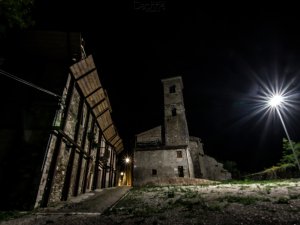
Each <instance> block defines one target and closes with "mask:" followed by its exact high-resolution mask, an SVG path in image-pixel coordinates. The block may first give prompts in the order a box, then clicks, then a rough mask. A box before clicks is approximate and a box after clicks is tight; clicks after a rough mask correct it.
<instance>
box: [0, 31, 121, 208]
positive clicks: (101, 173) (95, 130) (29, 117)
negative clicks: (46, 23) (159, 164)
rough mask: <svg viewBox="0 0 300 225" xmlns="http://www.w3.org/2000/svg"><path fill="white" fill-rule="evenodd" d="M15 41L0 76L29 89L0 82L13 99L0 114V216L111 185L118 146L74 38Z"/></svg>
mask: <svg viewBox="0 0 300 225" xmlns="http://www.w3.org/2000/svg"><path fill="white" fill-rule="evenodd" d="M17 39H18V40H14V42H13V43H12V44H15V43H18V45H17V46H15V48H14V49H15V50H14V52H12V51H8V52H7V55H6V58H5V62H4V64H3V65H2V67H1V69H3V70H6V71H12V72H13V73H14V74H18V75H20V76H21V75H22V79H24V80H27V81H28V80H29V81H32V82H33V83H34V84H35V85H25V84H24V83H20V82H16V81H15V80H12V79H9V78H7V77H3V76H1V78H0V79H1V83H2V84H6V86H7V87H9V89H10V91H11V92H12V93H17V94H15V95H10V96H7V98H6V99H4V104H5V106H6V107H5V109H4V110H2V111H1V117H2V119H3V120H2V121H1V122H0V149H1V151H0V162H1V164H0V167H1V168H0V180H1V183H2V184H3V183H5V185H2V187H1V199H2V201H1V209H4V210H8V209H26V210H27V209H32V208H34V207H46V206H48V205H49V204H53V203H56V202H59V201H65V200H67V199H69V198H70V197H71V196H77V195H80V194H82V193H85V192H88V191H91V190H95V189H99V188H107V187H113V186H115V185H117V180H118V173H117V169H118V161H119V160H118V156H119V153H120V152H121V151H122V150H123V142H122V139H121V138H120V136H119V134H118V131H117V128H116V127H115V124H114V123H113V120H112V116H111V112H112V109H111V106H110V103H109V98H108V95H107V92H106V91H105V89H104V87H103V86H102V84H101V82H100V79H99V75H98V72H97V68H96V66H95V63H94V60H93V57H92V56H91V55H89V56H87V55H86V54H85V51H84V46H83V45H82V38H81V35H80V33H69V32H45V31H42V32H29V33H25V34H22V36H21V35H20V37H19V38H18V37H17ZM19 80H20V79H19ZM27 83H28V82H27ZM37 86H39V88H35V87H37ZM40 87H44V88H46V89H47V90H45V89H43V88H40ZM37 89H38V90H37ZM49 90H51V91H49ZM1 91H3V92H4V90H3V89H2V90H1ZM54 93H55V94H54ZM1 94H2V96H4V93H1ZM24 193H26V194H24Z"/></svg>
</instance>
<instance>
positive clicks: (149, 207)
mask: <svg viewBox="0 0 300 225" xmlns="http://www.w3.org/2000/svg"><path fill="white" fill-rule="evenodd" d="M103 220H105V223H106V224H222V225H225V224H226V225H227V224H228V225H233V224H276V225H277V224H278V225H279V224H300V182H299V181H281V182H264V183H243V184H241V183H238V184H234V183H232V184H218V185H203V186H201V185H200V186H169V187H148V188H139V189H138V188H136V189H133V190H132V191H131V192H130V193H129V194H128V195H127V196H126V198H124V199H123V200H122V201H121V202H119V204H118V205H116V206H115V207H114V208H112V209H111V210H109V211H107V212H106V213H105V215H103ZM103 224H104V223H103Z"/></svg>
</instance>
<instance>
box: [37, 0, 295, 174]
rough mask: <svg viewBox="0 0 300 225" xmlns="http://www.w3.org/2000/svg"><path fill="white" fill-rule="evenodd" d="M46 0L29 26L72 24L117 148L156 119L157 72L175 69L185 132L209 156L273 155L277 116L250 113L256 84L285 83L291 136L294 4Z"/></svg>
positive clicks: (278, 143) (255, 164)
mask: <svg viewBox="0 0 300 225" xmlns="http://www.w3.org/2000/svg"><path fill="white" fill-rule="evenodd" d="M50 2H52V1H48V2H47V1H44V2H43V3H39V5H38V8H39V10H38V12H37V18H38V20H37V27H40V28H42V29H52V30H63V31H81V32H82V35H83V38H84V40H85V42H86V46H85V47H86V52H87V53H88V54H92V55H93V56H94V59H95V62H96V64H97V68H98V73H99V76H100V80H101V82H102V84H103V86H104V87H105V88H106V89H107V92H108V95H109V98H110V101H111V105H112V109H113V114H112V117H113V120H114V121H115V124H116V126H117V128H118V130H119V133H120V135H121V137H122V138H123V140H124V143H125V147H126V149H125V151H126V152H129V153H130V152H131V151H132V150H131V149H132V147H133V140H134V135H135V134H137V133H140V132H142V131H146V130H148V129H151V128H153V127H155V126H158V125H160V124H162V123H163V95H162V84H161V81H160V80H161V79H162V78H167V77H172V76H182V78H183V84H184V100H185V108H186V116H187V121H188V126H189V131H190V135H191V136H197V137H200V138H201V140H202V142H203V144H204V152H205V153H206V154H208V155H210V156H213V157H215V158H216V159H217V160H219V161H226V160H231V161H236V162H237V164H238V167H239V169H241V170H243V171H246V172H258V171H260V170H262V169H264V168H267V167H269V166H271V165H274V164H276V163H277V162H278V161H279V158H280V156H281V151H282V138H283V137H285V133H284V130H283V128H282V125H281V123H280V121H279V118H278V116H276V115H273V116H269V117H268V115H265V116H263V112H260V113H255V112H258V111H257V108H256V106H257V104H258V96H261V95H262V92H263V91H264V90H265V89H264V84H265V85H269V87H270V86H272V85H273V84H275V83H276V82H277V83H278V84H279V85H280V84H283V85H285V84H287V83H289V84H290V88H292V89H293V93H294V95H293V100H294V103H293V105H294V108H293V109H290V110H289V112H290V114H289V115H288V116H286V115H285V117H284V119H285V122H286V125H287V128H288V131H289V132H290V136H291V138H292V139H293V140H298V141H300V126H299V125H300V113H299V108H298V106H299V100H300V96H298V93H300V86H299V85H300V82H299V78H300V76H299V73H300V70H299V69H300V15H297V11H296V8H294V10H291V9H293V7H292V6H290V7H289V8H281V7H277V8H276V9H275V8H274V9H269V8H267V7H260V8H255V9H250V8H248V7H246V6H242V7H241V8H240V9H237V8H233V7H229V6H227V7H222V6H220V7H218V8H216V7H206V6H196V5H191V4H189V3H186V4H185V3H181V4H174V3H170V2H168V1H154V0H153V1H128V2H127V3H128V4H123V5H120V4H117V2H113V1H112V2H111V3H109V2H105V3H98V4H99V5H98V6H96V5H95V4H92V5H91V4H90V3H84V4H83V3H82V4H81V5H80V6H79V5H75V4H73V5H68V6H62V5H58V4H54V3H53V2H52V3H50ZM151 3H152V4H151ZM238 7H239V6H238ZM268 118H269V119H268Z"/></svg>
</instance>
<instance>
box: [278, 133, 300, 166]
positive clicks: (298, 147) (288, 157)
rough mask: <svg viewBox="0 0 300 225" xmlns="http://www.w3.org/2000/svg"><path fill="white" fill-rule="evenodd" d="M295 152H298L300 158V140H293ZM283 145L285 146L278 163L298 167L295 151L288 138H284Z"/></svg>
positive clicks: (297, 155)
mask: <svg viewBox="0 0 300 225" xmlns="http://www.w3.org/2000/svg"><path fill="white" fill-rule="evenodd" d="M291 143H292V145H293V147H294V150H295V153H296V157H297V158H298V159H299V156H300V142H294V141H291ZM282 145H283V146H282V147H283V151H282V158H281V159H280V163H279V164H278V165H279V166H281V167H296V166H297V164H296V161H295V155H294V153H293V150H292V148H291V145H290V143H289V141H288V140H287V139H286V138H283V140H282Z"/></svg>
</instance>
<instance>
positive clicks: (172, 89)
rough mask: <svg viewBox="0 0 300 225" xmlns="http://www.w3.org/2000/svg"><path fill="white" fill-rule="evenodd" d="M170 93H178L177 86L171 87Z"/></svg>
mask: <svg viewBox="0 0 300 225" xmlns="http://www.w3.org/2000/svg"><path fill="white" fill-rule="evenodd" d="M169 92H170V93H175V92H176V86H175V85H172V86H171V87H170V90H169Z"/></svg>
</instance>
